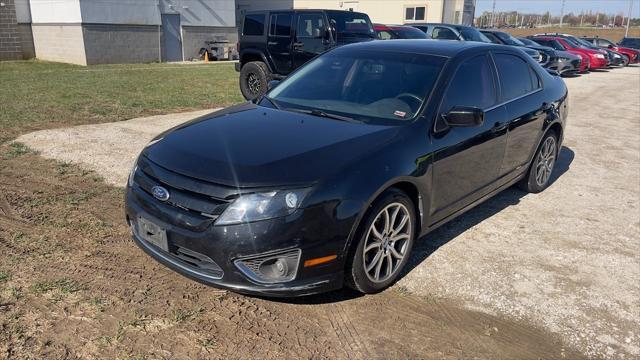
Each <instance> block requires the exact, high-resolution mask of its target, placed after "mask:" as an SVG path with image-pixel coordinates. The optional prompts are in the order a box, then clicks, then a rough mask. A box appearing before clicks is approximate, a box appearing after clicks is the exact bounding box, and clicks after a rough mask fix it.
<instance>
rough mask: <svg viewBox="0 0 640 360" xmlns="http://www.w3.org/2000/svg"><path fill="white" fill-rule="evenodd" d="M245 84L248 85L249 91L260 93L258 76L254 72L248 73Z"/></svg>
mask: <svg viewBox="0 0 640 360" xmlns="http://www.w3.org/2000/svg"><path fill="white" fill-rule="evenodd" d="M247 85H248V86H249V91H251V93H253V94H258V93H260V87H261V85H260V79H259V78H258V76H257V75H256V74H253V73H251V74H249V76H248V78H247Z"/></svg>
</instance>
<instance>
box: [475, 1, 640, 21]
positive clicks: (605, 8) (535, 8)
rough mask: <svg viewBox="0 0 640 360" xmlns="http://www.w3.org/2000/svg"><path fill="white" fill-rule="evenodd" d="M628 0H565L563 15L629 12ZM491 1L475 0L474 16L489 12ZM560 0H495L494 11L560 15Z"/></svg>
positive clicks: (637, 12) (638, 6)
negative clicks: (590, 12)
mask: <svg viewBox="0 0 640 360" xmlns="http://www.w3.org/2000/svg"><path fill="white" fill-rule="evenodd" d="M629 1H630V0H565V5H564V13H565V14H568V13H570V12H573V13H575V14H578V13H580V12H581V11H583V10H584V11H585V12H586V11H589V10H591V11H593V12H594V13H595V12H604V13H607V14H618V13H623V14H624V15H625V16H626V15H627V12H628V11H629ZM492 7H493V0H476V15H479V14H482V12H483V11H491V9H492ZM561 8H562V0H496V11H508V10H512V11H518V12H525V13H539V14H542V13H545V12H546V11H550V12H551V14H552V15H556V16H558V15H560V10H561ZM631 17H632V18H638V17H640V0H633V10H632V13H631Z"/></svg>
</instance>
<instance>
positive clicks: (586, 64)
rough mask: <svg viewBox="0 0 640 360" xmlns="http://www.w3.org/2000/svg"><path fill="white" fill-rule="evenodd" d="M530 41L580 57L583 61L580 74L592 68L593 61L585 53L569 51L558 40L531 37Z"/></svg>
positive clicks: (579, 69)
mask: <svg viewBox="0 0 640 360" xmlns="http://www.w3.org/2000/svg"><path fill="white" fill-rule="evenodd" d="M528 39H531V40H533V41H535V42H536V43H538V44H540V45H542V46H548V47H550V48H553V49H555V50H559V51H566V52H568V53H571V54H573V55H577V56H579V57H580V59H581V60H582V61H581V62H580V67H579V68H578V72H580V73H585V72H588V71H589V69H590V68H591V60H590V57H589V55H586V54H585V53H583V52H580V51H575V50H571V49H567V48H565V47H564V45H562V44H561V43H560V42H559V41H557V40H555V39H553V38H550V37H548V36H529V37H528Z"/></svg>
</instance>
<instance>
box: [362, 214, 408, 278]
mask: <svg viewBox="0 0 640 360" xmlns="http://www.w3.org/2000/svg"><path fill="white" fill-rule="evenodd" d="M412 235H413V225H412V224H411V215H410V214H409V210H408V209H407V208H406V207H405V206H404V205H403V204H401V203H398V202H394V203H391V204H389V205H387V206H386V207H385V208H384V209H382V210H381V211H380V212H379V213H378V214H377V215H376V218H375V220H374V221H373V223H371V226H370V227H369V230H368V231H367V235H366V239H365V243H364V250H363V252H362V256H363V262H362V263H363V265H364V272H365V273H366V274H367V277H368V278H369V280H371V281H373V282H375V283H381V282H384V281H386V280H388V279H389V278H391V277H392V276H393V275H395V273H396V272H398V270H399V269H400V265H401V264H402V260H403V259H404V257H405V255H406V254H407V249H408V245H409V243H410V241H411V236H412Z"/></svg>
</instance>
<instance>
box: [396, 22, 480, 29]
mask: <svg viewBox="0 0 640 360" xmlns="http://www.w3.org/2000/svg"><path fill="white" fill-rule="evenodd" d="M407 25H409V26H413V25H420V26H425V25H428V26H436V25H438V26H447V27H452V28H454V29H475V28H474V27H473V26H467V25H460V24H447V23H411V24H407Z"/></svg>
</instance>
